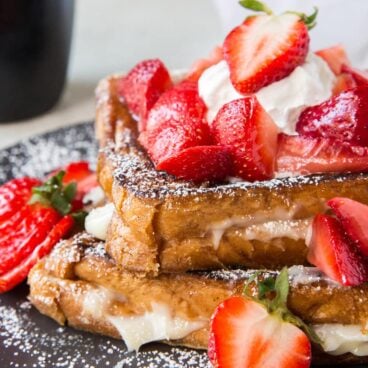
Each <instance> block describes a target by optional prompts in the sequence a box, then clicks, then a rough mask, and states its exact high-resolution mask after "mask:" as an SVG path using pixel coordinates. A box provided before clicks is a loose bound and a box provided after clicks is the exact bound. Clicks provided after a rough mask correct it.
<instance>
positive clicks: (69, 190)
mask: <svg viewBox="0 0 368 368" xmlns="http://www.w3.org/2000/svg"><path fill="white" fill-rule="evenodd" d="M64 175H65V172H64V171H59V172H58V173H57V174H56V175H54V176H52V177H51V178H49V179H48V180H47V181H45V182H44V183H43V184H42V185H40V186H38V187H34V188H33V189H32V193H33V195H32V197H31V199H30V200H29V202H28V203H29V204H35V203H41V204H43V205H45V206H48V207H53V208H54V209H55V210H56V211H57V212H59V213H60V214H61V215H63V216H65V215H67V214H69V213H70V212H71V210H72V204H71V202H72V201H73V199H74V198H75V195H76V193H77V184H76V183H75V182H73V183H70V184H68V185H66V186H64V184H63V178H64Z"/></svg>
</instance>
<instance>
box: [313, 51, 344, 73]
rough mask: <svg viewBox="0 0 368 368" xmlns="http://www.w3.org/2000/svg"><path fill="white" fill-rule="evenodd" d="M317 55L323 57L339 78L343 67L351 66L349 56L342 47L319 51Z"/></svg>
mask: <svg viewBox="0 0 368 368" xmlns="http://www.w3.org/2000/svg"><path fill="white" fill-rule="evenodd" d="M316 55H318V56H319V57H321V58H322V59H323V60H324V61H325V62H326V63H327V64H328V66H329V67H330V69H331V70H332V71H333V72H334V74H335V75H337V76H338V75H340V74H341V71H342V67H343V65H350V61H349V58H348V55H347V53H346V50H345V48H344V47H343V46H342V45H336V46H332V47H328V48H326V49H322V50H318V51H316Z"/></svg>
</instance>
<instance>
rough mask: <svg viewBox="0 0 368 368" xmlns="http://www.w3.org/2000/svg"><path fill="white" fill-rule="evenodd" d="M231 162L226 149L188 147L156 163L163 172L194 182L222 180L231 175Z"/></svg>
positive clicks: (217, 147)
mask: <svg viewBox="0 0 368 368" xmlns="http://www.w3.org/2000/svg"><path fill="white" fill-rule="evenodd" d="M231 167H232V161H231V157H230V153H229V150H228V148H227V147H223V146H197V147H190V148H187V149H184V150H182V151H180V152H179V153H177V154H175V155H172V156H170V157H168V158H166V159H164V160H161V161H159V162H158V164H157V166H156V168H157V170H163V171H166V172H168V173H169V174H171V175H174V176H176V177H178V178H181V179H185V180H191V181H194V182H202V181H206V180H207V181H216V180H223V179H225V178H226V177H227V176H230V174H231Z"/></svg>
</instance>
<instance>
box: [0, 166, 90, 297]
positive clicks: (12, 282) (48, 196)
mask: <svg viewBox="0 0 368 368" xmlns="http://www.w3.org/2000/svg"><path fill="white" fill-rule="evenodd" d="M66 170H67V174H66V175H64V174H65V173H64V172H63V171H59V172H57V173H55V175H53V176H51V177H49V178H48V180H47V181H45V182H44V183H41V182H40V181H38V180H35V179H31V178H22V179H14V180H12V181H10V182H8V183H6V184H4V185H3V186H1V187H0V214H1V215H2V217H1V219H0V243H1V245H0V248H1V249H0V250H1V252H0V293H3V292H6V291H8V290H10V289H12V288H13V287H14V286H16V285H18V284H19V283H21V282H22V281H23V280H24V279H25V278H26V277H27V274H28V272H29V270H30V269H31V268H32V267H33V265H34V264H35V263H36V262H37V261H38V259H39V257H42V256H44V255H46V254H47V253H49V252H50V251H51V249H52V247H53V246H54V245H55V244H56V243H57V242H58V241H59V240H60V239H61V238H62V237H63V236H65V235H67V234H68V232H69V231H70V230H71V229H72V227H73V226H74V224H75V220H78V219H82V218H83V213H82V212H77V213H76V212H74V213H72V212H73V211H75V210H76V208H75V207H76V206H75V201H76V198H77V197H78V195H79V194H80V193H79V192H78V184H77V181H79V182H83V181H85V180H87V179H88V180H90V179H89V178H91V175H92V173H91V171H90V170H89V168H88V164H87V163H85V162H77V163H73V164H70V165H68V166H67V167H66ZM82 187H83V188H85V186H82Z"/></svg>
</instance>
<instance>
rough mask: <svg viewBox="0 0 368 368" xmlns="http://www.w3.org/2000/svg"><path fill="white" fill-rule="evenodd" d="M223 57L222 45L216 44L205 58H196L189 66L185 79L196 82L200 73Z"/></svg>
mask: <svg viewBox="0 0 368 368" xmlns="http://www.w3.org/2000/svg"><path fill="white" fill-rule="evenodd" d="M222 59H223V54H222V47H221V46H216V47H215V48H214V49H213V50H212V52H211V53H210V55H209V56H208V57H207V58H204V59H199V60H197V61H196V62H195V63H194V64H193V65H192V67H191V68H190V70H189V72H188V74H187V76H186V77H185V80H188V81H193V82H197V81H198V79H199V78H200V77H201V75H202V73H203V72H204V71H205V70H206V69H208V68H209V67H211V66H212V65H215V64H217V63H218V62H220V61H221V60H222Z"/></svg>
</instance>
